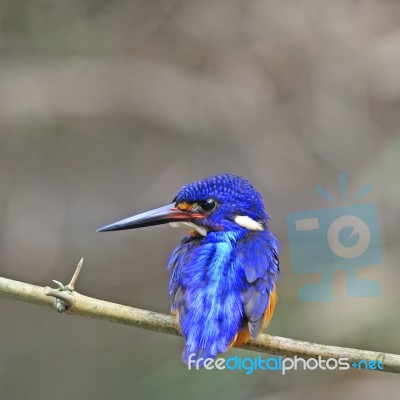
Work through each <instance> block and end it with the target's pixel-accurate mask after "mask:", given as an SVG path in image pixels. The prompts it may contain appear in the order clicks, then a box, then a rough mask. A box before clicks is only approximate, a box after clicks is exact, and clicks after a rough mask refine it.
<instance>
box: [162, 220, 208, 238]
mask: <svg viewBox="0 0 400 400" xmlns="http://www.w3.org/2000/svg"><path fill="white" fill-rule="evenodd" d="M169 226H171V227H172V228H186V227H189V228H192V229H194V230H195V231H196V232H198V233H200V235H201V236H206V235H207V229H206V228H204V227H202V226H198V225H196V224H194V223H193V222H170V223H169Z"/></svg>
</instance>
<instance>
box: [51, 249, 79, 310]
mask: <svg viewBox="0 0 400 400" xmlns="http://www.w3.org/2000/svg"><path fill="white" fill-rule="evenodd" d="M82 264H83V257H82V258H81V260H80V261H79V263H78V265H77V267H76V270H75V272H74V275H73V276H72V278H71V281H70V282H69V283H68V285H64V284H62V283H61V282H59V281H56V280H53V282H54V283H55V284H57V286H58V289H53V288H51V287H49V286H46V287H45V288H44V294H45V295H46V296H51V297H54V298H55V299H56V302H55V308H56V310H57V311H58V312H59V313H63V312H65V311H67V310H68V308H69V307H71V306H72V304H74V300H75V299H74V295H73V292H74V291H75V284H76V281H77V279H78V277H79V274H80V272H81V269H82Z"/></svg>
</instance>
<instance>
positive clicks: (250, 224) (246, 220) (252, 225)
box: [235, 215, 264, 231]
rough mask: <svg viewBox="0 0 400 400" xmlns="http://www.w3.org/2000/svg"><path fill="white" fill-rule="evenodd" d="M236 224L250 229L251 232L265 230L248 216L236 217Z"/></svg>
mask: <svg viewBox="0 0 400 400" xmlns="http://www.w3.org/2000/svg"><path fill="white" fill-rule="evenodd" d="M235 222H236V223H237V224H238V225H240V226H242V227H243V228H246V229H249V230H251V231H263V230H264V228H263V227H262V225H261V224H260V223H258V222H257V221H254V219H252V218H250V217H248V216H247V215H237V216H236V217H235Z"/></svg>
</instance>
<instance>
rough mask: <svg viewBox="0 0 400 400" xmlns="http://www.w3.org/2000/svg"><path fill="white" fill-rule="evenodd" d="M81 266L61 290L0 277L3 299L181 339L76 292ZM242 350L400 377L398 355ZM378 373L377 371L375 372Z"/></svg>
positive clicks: (282, 342)
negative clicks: (372, 367) (374, 365)
mask: <svg viewBox="0 0 400 400" xmlns="http://www.w3.org/2000/svg"><path fill="white" fill-rule="evenodd" d="M81 266H82V260H81V262H80V263H79V265H78V268H77V271H76V272H75V274H74V277H73V278H72V280H71V282H70V283H69V284H68V285H66V286H64V285H62V284H61V283H60V282H57V281H55V282H56V283H57V284H58V286H59V288H58V289H52V288H50V287H41V286H35V285H31V284H28V283H23V282H18V281H14V280H11V279H6V278H1V277H0V295H3V296H8V297H11V298H14V299H18V300H22V301H27V302H29V303H33V304H38V305H42V306H50V307H55V308H56V309H57V310H58V311H59V312H66V313H67V314H71V315H82V316H85V317H90V318H96V319H102V320H106V321H110V322H115V323H118V324H124V325H131V326H136V327H138V328H143V329H148V330H152V331H155V332H160V333H168V334H172V335H180V331H179V327H178V325H177V324H176V322H175V320H174V318H173V317H172V316H171V315H166V314H161V313H157V312H153V311H147V310H142V309H140V308H133V307H128V306H124V305H121V304H116V303H110V302H108V301H104V300H99V299H94V298H92V297H87V296H84V295H82V294H80V293H77V292H75V291H74V285H75V282H76V279H77V278H78V275H79V271H80V268H81ZM243 347H244V348H246V349H248V350H252V351H257V352H262V353H269V354H276V355H282V356H285V357H294V356H298V357H303V358H318V357H321V358H322V359H329V358H334V359H339V358H348V362H349V363H350V365H351V364H352V363H354V362H355V363H358V362H359V361H360V360H366V361H367V362H369V361H376V362H378V361H380V362H381V363H382V364H381V365H383V371H385V372H395V373H400V355H396V354H388V353H381V352H374V351H368V350H358V349H351V348H346V347H337V346H328V345H322V344H317V343H309V342H304V341H301V340H294V339H288V338H283V337H279V336H271V335H265V334H262V335H260V336H259V337H258V338H257V339H256V340H252V341H251V342H249V343H248V344H247V345H245V346H243ZM378 370H379V369H376V371H378Z"/></svg>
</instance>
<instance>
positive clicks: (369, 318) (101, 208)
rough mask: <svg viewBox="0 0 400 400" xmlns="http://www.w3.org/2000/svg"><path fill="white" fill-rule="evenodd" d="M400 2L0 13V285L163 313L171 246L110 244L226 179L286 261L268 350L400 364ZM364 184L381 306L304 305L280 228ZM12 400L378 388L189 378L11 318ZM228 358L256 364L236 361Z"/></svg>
mask: <svg viewBox="0 0 400 400" xmlns="http://www.w3.org/2000/svg"><path fill="white" fill-rule="evenodd" d="M399 71H400V2H398V1H393V0H379V1H378V0H375V1H373V0H365V1H362V2H361V1H355V0H354V1H350V0H347V1H346V0H337V1H334V2H333V1H332V2H328V1H318V0H309V1H302V2H299V1H295V0H286V1H277V0H275V1H236V0H230V1H228V0H222V1H215V0H214V1H208V0H205V1H186V2H183V1H144V0H142V1H138V0H135V1H104V0H103V1H99V0H97V1H82V0H69V1H58V2H51V1H47V0H41V1H39V0H32V1H6V0H0V188H1V191H0V276H4V277H8V278H11V279H17V280H21V281H25V282H29V283H33V284H37V285H41V286H43V285H48V284H50V282H51V280H52V279H58V280H61V281H63V282H64V283H67V282H68V280H69V279H70V277H71V275H72V273H73V271H74V269H75V265H76V263H77V262H78V261H79V259H80V258H81V257H82V256H84V257H85V263H84V267H83V272H82V274H81V277H80V279H79V281H78V285H77V290H78V291H79V292H81V293H83V294H86V295H89V296H93V297H98V298H101V299H104V300H110V301H115V302H118V303H122V304H127V305H133V306H136V307H142V308H146V309H150V310H155V311H160V312H168V311H169V303H168V298H167V284H168V273H167V271H166V268H165V261H166V258H167V256H168V254H169V252H170V251H171V249H172V248H173V247H174V246H175V244H176V243H177V242H178V241H179V239H180V237H181V236H182V235H183V234H184V231H182V230H172V229H170V228H169V227H168V226H161V227H154V228H152V229H150V228H148V229H143V230H138V231H129V232H119V233H110V234H98V233H95V229H96V228H98V227H99V226H101V225H103V224H105V223H109V222H111V221H113V220H114V219H117V218H122V217H126V216H128V215H131V214H133V213H135V212H139V211H144V210H146V209H149V208H151V207H155V206H160V205H163V204H166V203H167V202H169V201H171V200H172V198H173V197H174V195H175V193H176V192H177V190H178V189H179V187H180V186H181V185H182V184H185V183H187V182H188V181H192V180H195V179H200V178H203V177H205V176H208V175H212V174H216V173H220V172H232V173H236V174H239V175H243V176H245V177H247V178H248V179H250V180H251V181H252V182H253V183H254V185H255V186H256V187H257V188H258V189H259V191H260V192H261V193H262V194H263V197H264V199H265V203H266V206H267V210H268V212H269V214H270V215H271V229H272V230H273V231H274V232H275V233H276V234H277V235H278V237H279V239H280V240H281V243H282V255H281V263H282V278H281V281H280V284H279V293H280V301H279V304H278V307H277V311H276V314H275V317H274V319H273V321H272V323H271V325H270V327H269V328H268V332H269V333H271V334H276V335H279V336H287V337H292V338H296V339H304V340H308V341H315V342H320V343H325V344H332V345H339V346H347V347H358V348H365V349H370V350H377V351H386V352H392V353H396V352H397V353H399V352H400V344H399V336H400V324H399V320H398V314H399V311H398V310H399V305H400V295H399V290H398V282H399V279H400V270H399V268H398V259H399V257H400V248H399V246H398V242H399V239H400V237H399V236H400V234H399V222H400V218H399V213H400V211H399V204H400V195H399V194H400V183H399V178H398V177H399V167H400V161H399V156H400V136H399V128H400V78H399ZM341 171H346V172H348V173H349V192H350V193H353V194H354V193H355V192H356V191H358V189H360V187H361V186H362V185H364V184H366V183H372V184H373V186H374V191H373V192H372V193H370V194H368V195H367V196H366V197H365V199H364V200H363V201H372V202H375V203H376V205H377V207H378V213H379V223H380V233H381V238H382V244H383V249H382V250H383V263H382V264H381V265H379V266H374V267H368V268H363V269H360V271H359V275H360V276H362V277H364V278H369V279H374V280H376V281H377V282H379V284H380V285H381V289H382V295H381V296H380V297H378V298H349V297H347V294H346V273H345V271H339V272H337V273H335V274H334V301H333V302H331V303H301V302H299V300H298V298H297V293H298V289H299V288H300V287H301V286H302V285H303V284H305V283H308V282H317V281H318V279H320V277H319V276H318V274H315V275H304V276H297V275H294V274H293V273H292V270H291V262H290V257H289V249H288V242H287V231H286V226H285V217H286V214H287V213H289V212H294V211H303V210H310V209H317V208H322V207H328V206H329V204H328V203H327V202H326V201H325V200H324V199H323V198H320V197H319V196H317V195H316V194H315V187H316V186H317V185H318V184H320V185H323V186H325V187H326V188H327V189H328V190H329V191H330V192H331V193H332V194H333V195H335V196H337V195H338V193H339V192H338V184H337V174H338V172H341ZM0 313H1V314H0V315H1V331H0V332H1V333H0V338H1V346H0V398H1V399H53V398H57V399H59V400H62V399H71V398H76V399H90V398H95V399H111V398H112V399H121V400H122V399H136V398H137V399H146V398H151V399H161V398H162V399H185V398H190V399H192V400H195V399H202V398H218V399H276V400H283V399H292V398H297V399H320V398H324V399H326V400H328V399H336V398H339V397H342V398H346V399H361V398H363V399H372V398H376V397H377V396H382V394H385V395H394V394H395V393H398V389H399V378H398V376H396V375H393V374H386V373H376V372H375V373H372V372H365V371H354V370H353V371H346V372H335V371H331V372H324V371H320V372H317V371H313V372H310V371H307V372H301V371H298V372H290V373H288V374H287V375H286V376H281V375H280V374H279V373H278V372H275V373H274V372H268V373H266V372H259V371H256V372H254V373H253V374H252V375H250V376H246V375H245V374H244V372H243V371H237V372H226V371H225V372H221V371H201V372H193V371H187V369H186V367H185V366H184V365H183V364H181V361H180V357H181V350H182V346H183V340H182V339H181V338H177V337H172V336H167V335H162V334H157V333H153V332H147V331H143V330H140V329H136V328H129V327H125V326H121V325H115V324H111V323H107V322H102V321H97V320H90V319H84V318H80V317H72V316H66V315H58V314H57V313H56V312H51V310H49V309H46V308H41V307H37V306H33V305H30V304H28V303H22V302H17V301H15V300H10V299H5V298H0ZM230 354H232V355H235V354H237V355H241V356H245V355H249V356H254V355H256V353H250V352H245V351H243V350H233V351H232V352H231V353H230Z"/></svg>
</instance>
